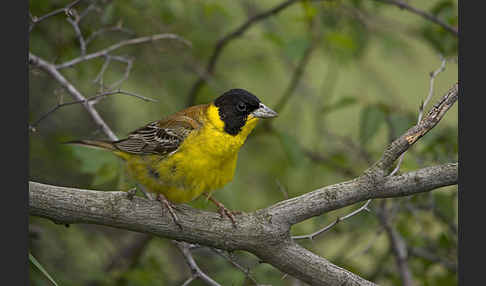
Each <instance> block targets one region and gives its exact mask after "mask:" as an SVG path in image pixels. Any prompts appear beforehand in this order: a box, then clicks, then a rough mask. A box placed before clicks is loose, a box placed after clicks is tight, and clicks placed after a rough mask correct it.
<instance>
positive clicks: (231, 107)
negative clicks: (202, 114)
mask: <svg viewBox="0 0 486 286" xmlns="http://www.w3.org/2000/svg"><path fill="white" fill-rule="evenodd" d="M214 105H215V106H216V107H218V110H219V118H220V119H221V120H222V121H223V122H224V131H226V132H227V133H228V134H231V135H236V134H238V133H239V132H240V131H241V128H242V127H243V126H245V124H246V123H247V120H248V119H249V117H250V118H253V117H255V118H270V117H275V116H277V113H276V112H275V111H273V110H271V109H270V108H268V107H267V106H265V105H264V104H263V103H261V102H260V100H259V99H258V97H256V96H255V95H253V94H251V93H250V92H248V91H246V90H244V89H230V90H228V91H227V92H225V93H223V94H222V95H221V96H219V97H218V98H216V99H215V100H214Z"/></svg>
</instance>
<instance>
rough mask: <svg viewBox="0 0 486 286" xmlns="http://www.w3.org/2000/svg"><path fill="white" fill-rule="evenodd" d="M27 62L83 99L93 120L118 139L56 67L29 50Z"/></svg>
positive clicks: (110, 135) (79, 98)
mask: <svg viewBox="0 0 486 286" xmlns="http://www.w3.org/2000/svg"><path fill="white" fill-rule="evenodd" d="M29 64H31V65H34V66H37V67H39V68H41V69H42V70H44V71H45V72H47V73H48V74H49V75H50V76H51V77H52V78H54V79H55V80H56V81H57V82H58V83H59V84H60V85H61V86H62V87H64V88H65V89H66V90H67V92H68V93H69V94H70V95H71V96H72V97H74V98H75V99H76V100H78V101H83V106H84V107H85V108H86V110H87V111H88V113H89V114H90V115H91V117H92V118H93V120H94V122H95V123H96V124H97V125H98V126H100V127H101V129H102V130H103V132H104V133H105V134H106V135H107V136H108V137H109V138H110V139H111V140H118V138H117V136H116V135H115V133H113V131H111V128H110V127H108V125H107V124H106V122H105V121H104V120H103V118H101V116H100V115H99V113H98V111H96V109H94V107H93V106H92V105H91V104H90V103H89V102H88V101H87V100H86V98H85V97H84V96H83V95H82V94H81V93H80V92H79V91H78V90H77V89H76V88H75V87H74V86H73V85H72V84H71V83H70V82H69V81H68V80H67V79H66V78H65V77H64V76H63V75H62V74H61V73H60V72H59V71H58V70H57V69H56V67H55V66H54V65H53V64H51V63H49V62H46V61H45V60H43V59H41V58H40V57H38V56H36V55H34V54H32V53H30V52H29Z"/></svg>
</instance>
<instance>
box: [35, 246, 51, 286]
mask: <svg viewBox="0 0 486 286" xmlns="http://www.w3.org/2000/svg"><path fill="white" fill-rule="evenodd" d="M29 260H30V262H32V264H34V265H35V267H37V269H39V270H40V271H41V272H42V274H44V275H45V276H46V277H47V279H49V281H51V282H52V284H54V285H55V286H57V283H56V281H54V279H52V277H51V275H49V273H47V271H46V270H45V269H44V267H42V265H41V264H40V263H39V261H37V259H35V257H34V256H33V255H32V254H30V252H29Z"/></svg>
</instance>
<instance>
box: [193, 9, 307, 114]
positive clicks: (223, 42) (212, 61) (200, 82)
mask: <svg viewBox="0 0 486 286" xmlns="http://www.w3.org/2000/svg"><path fill="white" fill-rule="evenodd" d="M297 1H299V0H288V1H285V2H283V3H281V4H279V5H277V6H275V7H274V8H272V9H270V10H267V11H265V12H262V13H260V14H257V15H255V16H253V17H251V18H250V19H248V20H247V21H246V22H245V23H243V24H242V25H240V26H239V27H238V28H236V29H235V30H233V31H232V32H230V33H228V34H226V35H225V36H223V37H222V38H221V39H219V41H218V42H217V43H216V45H215V47H214V50H213V53H212V55H211V57H210V58H209V61H208V64H207V66H206V71H205V72H204V74H209V75H212V74H213V73H214V70H215V67H216V62H217V61H218V59H219V57H220V56H221V53H222V52H223V50H224V48H226V46H227V45H228V44H229V43H230V42H231V41H232V40H234V39H236V38H238V37H239V36H241V35H243V33H245V32H246V30H248V29H249V28H250V27H251V26H252V25H254V24H256V23H258V22H259V21H262V20H264V19H266V18H268V17H270V16H273V15H276V14H278V13H279V12H281V11H282V10H284V9H285V8H287V7H288V6H290V5H291V4H294V3H295V2H297ZM205 84H206V79H205V78H204V77H201V76H200V77H199V78H198V79H197V80H196V82H195V83H194V85H193V86H192V88H191V90H190V91H189V96H188V100H187V104H186V105H187V106H191V105H194V103H195V102H196V98H197V94H198V92H199V90H201V88H202V87H203V86H204V85H205Z"/></svg>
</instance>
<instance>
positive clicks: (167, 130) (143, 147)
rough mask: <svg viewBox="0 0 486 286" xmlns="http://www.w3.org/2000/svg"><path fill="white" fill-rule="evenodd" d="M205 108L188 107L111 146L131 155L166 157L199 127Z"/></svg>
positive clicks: (199, 106) (198, 106) (200, 106)
mask: <svg viewBox="0 0 486 286" xmlns="http://www.w3.org/2000/svg"><path fill="white" fill-rule="evenodd" d="M206 107H207V106H206V105H197V106H193V107H189V108H187V109H184V110H182V111H179V112H177V113H175V114H174V115H172V116H170V117H169V118H167V119H165V120H161V121H155V122H151V123H149V124H147V125H145V126H144V127H141V128H139V129H137V130H135V131H133V132H131V133H130V134H129V135H128V137H127V138H125V139H122V140H119V141H116V142H113V145H114V146H115V147H116V148H117V149H119V150H121V151H124V152H127V153H131V154H138V155H149V154H156V155H160V156H168V155H170V154H171V153H173V152H175V151H176V150H177V149H178V148H179V146H180V145H181V144H182V142H183V141H184V139H185V138H186V137H187V136H188V135H189V134H190V133H191V132H193V131H194V130H197V129H199V128H200V127H201V125H202V120H201V116H202V115H203V114H204V111H205V110H206Z"/></svg>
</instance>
